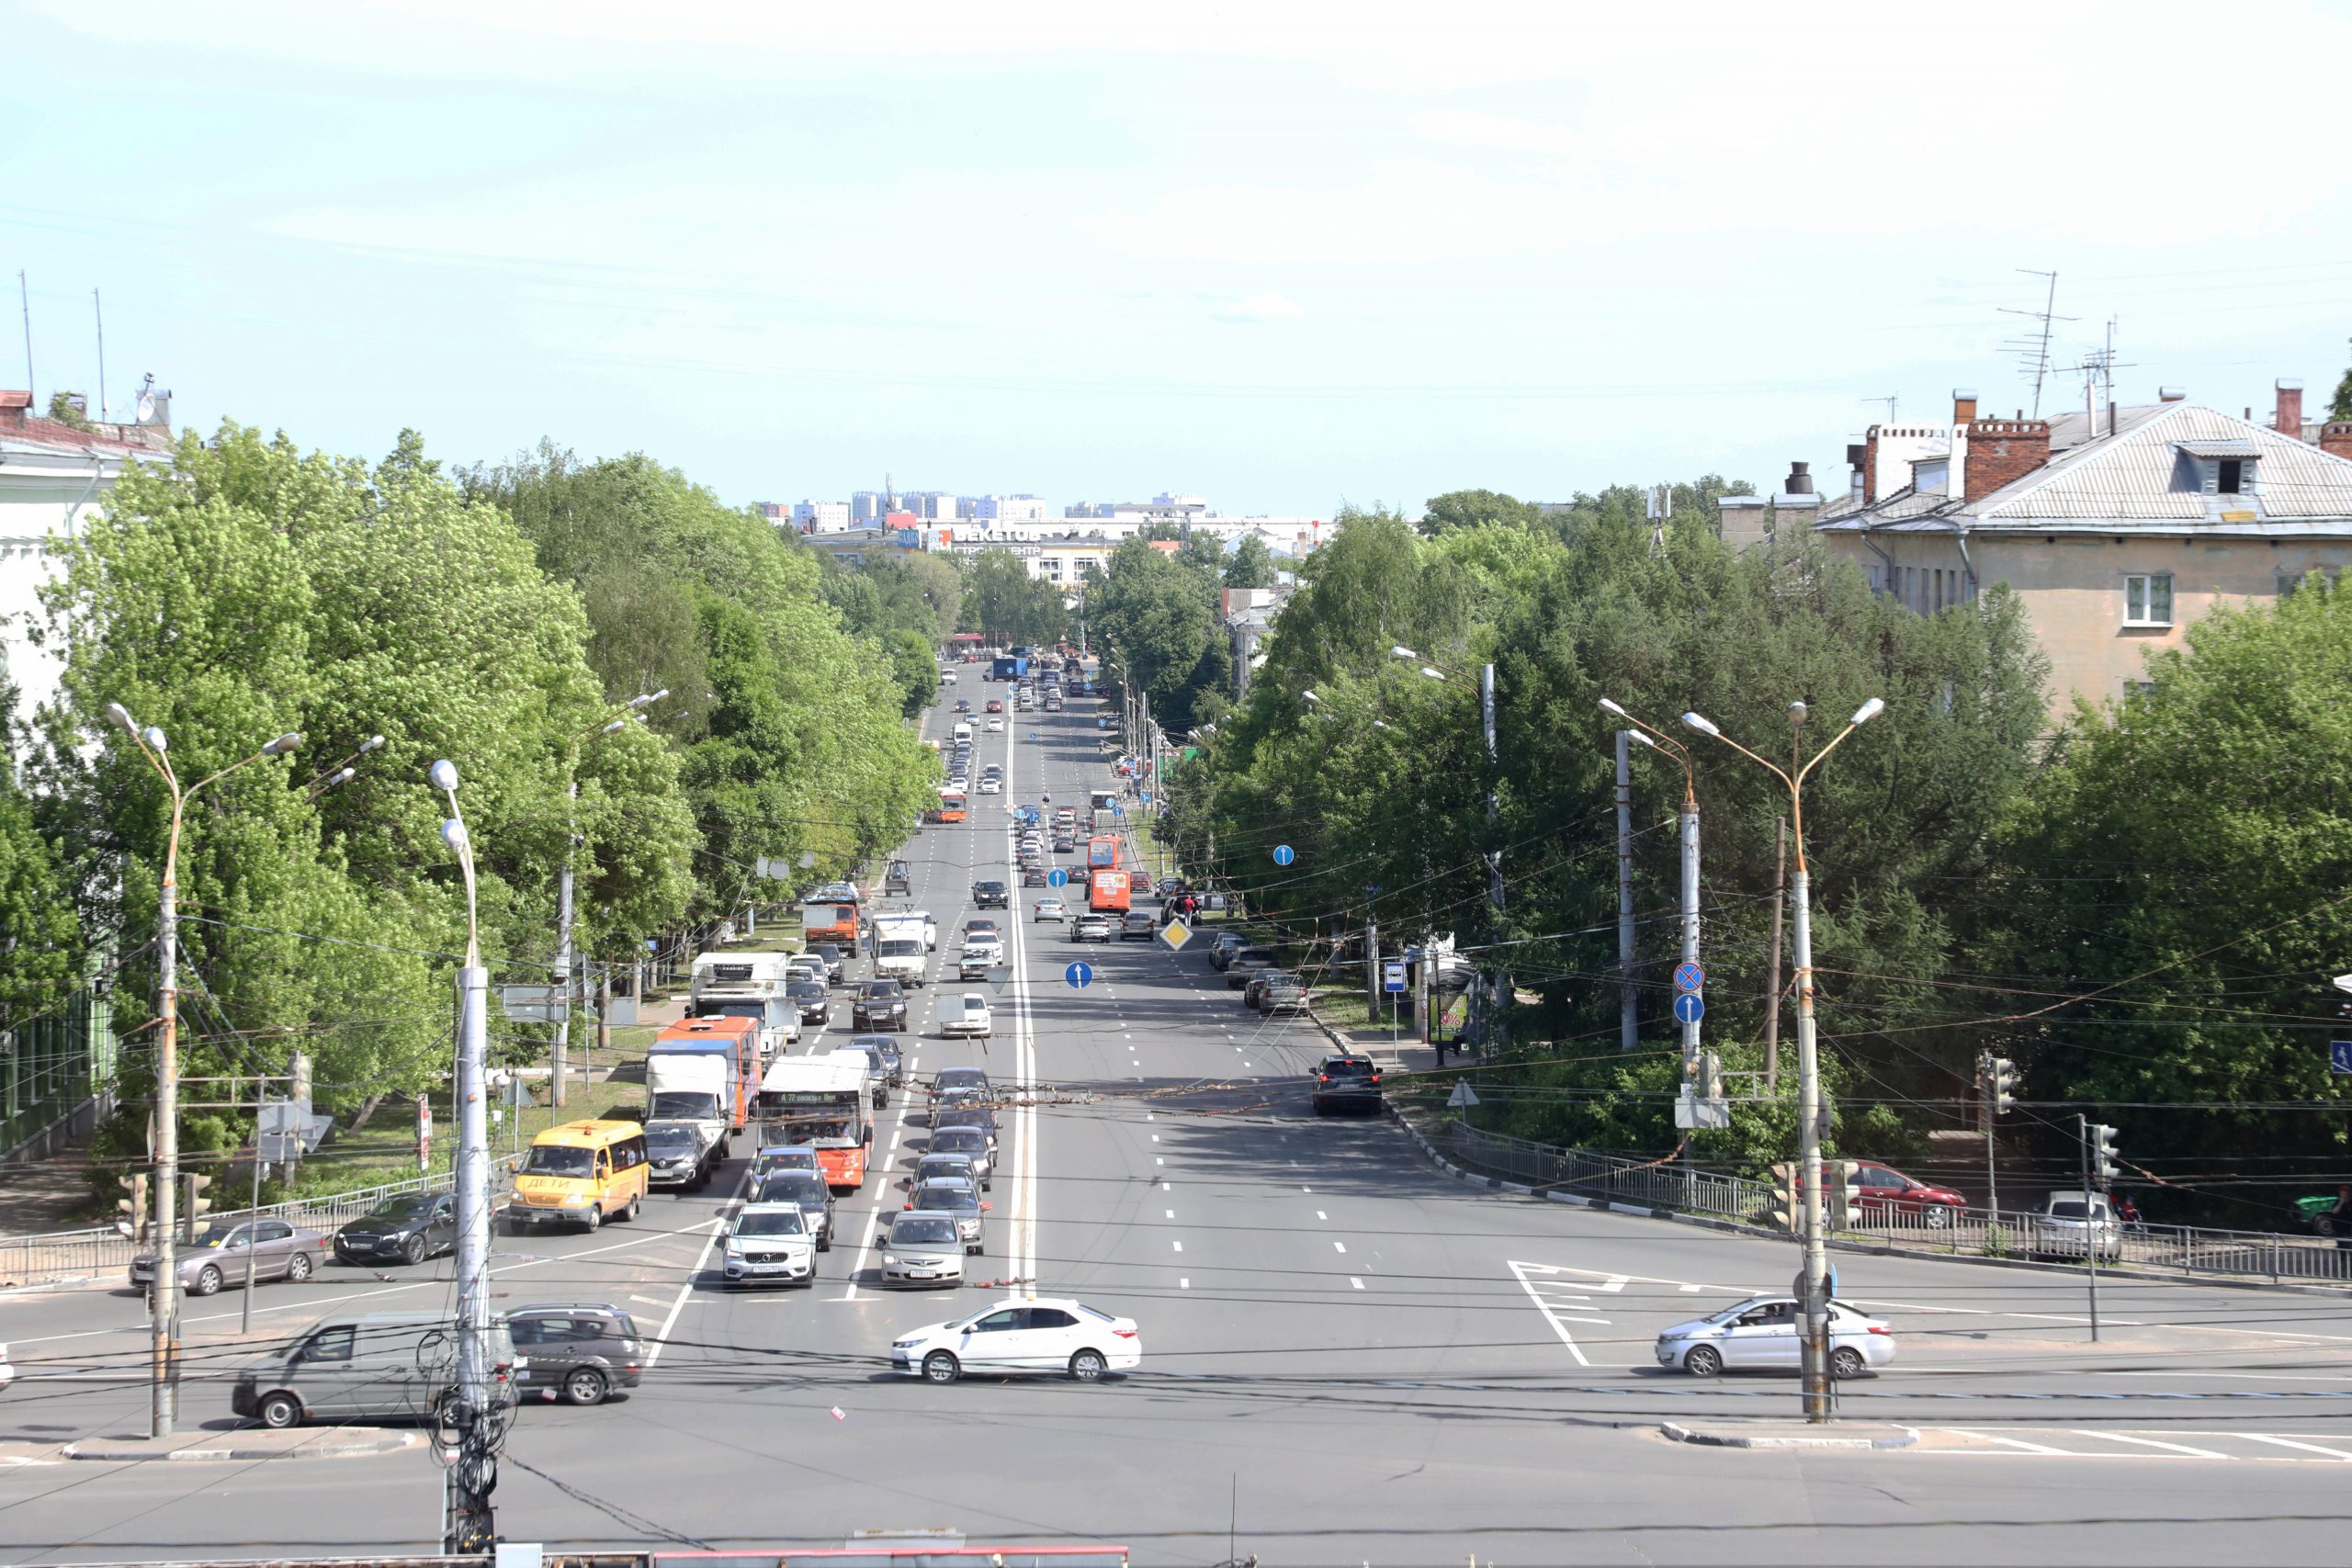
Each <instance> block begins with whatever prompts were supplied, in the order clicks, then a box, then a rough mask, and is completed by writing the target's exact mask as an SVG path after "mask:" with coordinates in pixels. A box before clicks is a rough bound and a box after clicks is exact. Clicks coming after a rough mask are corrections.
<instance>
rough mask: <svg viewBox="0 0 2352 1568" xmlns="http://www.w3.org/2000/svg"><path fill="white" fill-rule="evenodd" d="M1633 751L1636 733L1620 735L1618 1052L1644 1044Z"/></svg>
mask: <svg viewBox="0 0 2352 1568" xmlns="http://www.w3.org/2000/svg"><path fill="white" fill-rule="evenodd" d="M1633 755H1634V748H1633V731H1631V730H1628V729H1621V730H1619V731H1618V732H1617V1048H1618V1049H1619V1050H1621V1051H1631V1050H1634V1049H1635V1048H1637V1047H1638V1046H1639V1045H1640V1043H1641V1021H1640V1013H1639V999H1638V998H1636V997H1635V995H1634V761H1633Z"/></svg>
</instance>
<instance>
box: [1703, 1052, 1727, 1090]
mask: <svg viewBox="0 0 2352 1568" xmlns="http://www.w3.org/2000/svg"><path fill="white" fill-rule="evenodd" d="M1723 1097H1724V1059H1723V1058H1722V1057H1721V1056H1718V1055H1715V1054H1714V1053H1713V1051H1707V1052H1703V1053H1702V1054H1701V1055H1700V1057H1699V1098H1700V1099H1702V1100H1721V1099H1722V1098H1723Z"/></svg>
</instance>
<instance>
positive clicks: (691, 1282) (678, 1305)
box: [645, 1165, 752, 1372]
mask: <svg viewBox="0 0 2352 1568" xmlns="http://www.w3.org/2000/svg"><path fill="white" fill-rule="evenodd" d="M751 1184H752V1168H751V1167H750V1166H749V1165H746V1166H744V1168H743V1174H742V1175H741V1176H739V1177H737V1178H736V1179H735V1190H734V1191H733V1192H731V1193H729V1194H728V1198H727V1205H726V1209H725V1210H723V1211H722V1212H721V1213H720V1214H719V1217H718V1218H717V1219H714V1220H711V1221H708V1222H707V1224H708V1227H709V1230H710V1234H709V1235H707V1236H705V1237H704V1238H703V1243H702V1250H701V1251H700V1252H697V1253H695V1260H694V1265H693V1267H692V1268H689V1269H687V1270H686V1277H685V1279H684V1280H681V1281H680V1282H679V1285H678V1299H677V1300H675V1301H673V1302H672V1303H670V1314H669V1315H668V1316H667V1317H664V1318H663V1319H662V1327H661V1329H660V1330H659V1331H658V1332H656V1333H655V1335H654V1336H653V1344H652V1347H651V1348H649V1349H648V1350H647V1351H646V1352H645V1370H646V1371H649V1372H650V1371H652V1370H653V1364H654V1363H655V1362H656V1361H659V1360H660V1359H662V1349H663V1348H665V1347H666V1346H668V1344H669V1343H670V1330H671V1329H672V1328H673V1327H675V1326H676V1325H677V1322H678V1314H679V1313H680V1312H681V1311H682V1310H684V1307H685V1304H686V1298H687V1297H688V1296H691V1295H692V1294H694V1290H695V1278H696V1277H697V1276H699V1275H700V1274H701V1273H702V1269H703V1265H704V1264H705V1263H706V1262H707V1261H708V1260H709V1258H710V1249H711V1248H712V1247H716V1246H718V1233H719V1231H720V1230H721V1229H723V1228H724V1227H725V1224H726V1217H727V1213H729V1212H731V1211H733V1210H734V1209H735V1208H736V1206H737V1205H739V1204H740V1203H741V1202H742V1201H743V1193H744V1191H745V1190H747V1189H748V1188H749V1187H750V1186H751Z"/></svg>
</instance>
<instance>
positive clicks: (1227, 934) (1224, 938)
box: [1209, 931, 1250, 969]
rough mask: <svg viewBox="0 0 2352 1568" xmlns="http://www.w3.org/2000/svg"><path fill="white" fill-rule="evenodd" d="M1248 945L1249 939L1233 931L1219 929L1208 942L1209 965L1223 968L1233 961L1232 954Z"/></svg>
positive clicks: (1214, 967)
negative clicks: (1214, 936)
mask: <svg viewBox="0 0 2352 1568" xmlns="http://www.w3.org/2000/svg"><path fill="white" fill-rule="evenodd" d="M1249 945H1250V942H1249V939H1248V938H1246V937H1243V936H1241V935H1240V934H1239V933H1238V932H1235V931H1219V932H1217V933H1216V938H1215V940H1213V941H1212V942H1210V943H1209V967H1210V968H1212V969H1223V968H1224V967H1225V966H1226V965H1227V964H1230V963H1232V962H1233V955H1234V954H1235V953H1238V952H1240V951H1241V950H1242V949H1243V948H1245V947H1248V946H1249Z"/></svg>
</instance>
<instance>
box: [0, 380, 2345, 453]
mask: <svg viewBox="0 0 2352 1568" xmlns="http://www.w3.org/2000/svg"><path fill="white" fill-rule="evenodd" d="M7 395H8V394H7V393H6V392H0V398H5V397H6V396H7ZM2319 449H2320V450H2321V451H2323V452H2324V453H2326V454H2327V455H2328V456H2329V457H2342V458H2345V459H2346V460H2347V461H2352V422H2347V421H2345V420H2334V419H2332V420H2330V421H2328V422H2327V423H2325V424H2323V425H2321V426H2320V427H2319Z"/></svg>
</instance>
